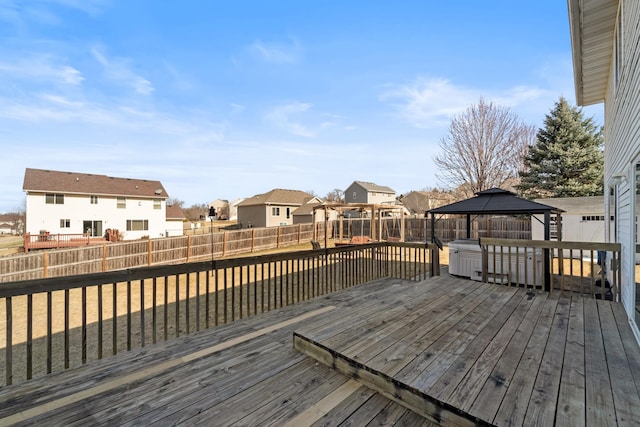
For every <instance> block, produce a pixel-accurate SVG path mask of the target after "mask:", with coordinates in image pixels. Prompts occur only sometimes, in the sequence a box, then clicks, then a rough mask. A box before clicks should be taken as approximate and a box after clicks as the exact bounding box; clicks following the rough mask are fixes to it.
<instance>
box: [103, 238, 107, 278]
mask: <svg viewBox="0 0 640 427" xmlns="http://www.w3.org/2000/svg"><path fill="white" fill-rule="evenodd" d="M102 271H103V272H105V271H107V244H106V243H103V244H102Z"/></svg>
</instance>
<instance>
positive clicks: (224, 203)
mask: <svg viewBox="0 0 640 427" xmlns="http://www.w3.org/2000/svg"><path fill="white" fill-rule="evenodd" d="M209 207H210V208H215V210H216V216H217V217H218V219H220V220H227V219H229V201H228V200H223V199H216V200H214V201H213V202H211V203H209Z"/></svg>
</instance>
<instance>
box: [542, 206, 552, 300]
mask: <svg viewBox="0 0 640 427" xmlns="http://www.w3.org/2000/svg"><path fill="white" fill-rule="evenodd" d="M550 239H551V213H550V212H549V211H545V213H544V240H547V241H548V240H550ZM543 251H544V257H543V259H542V268H543V269H544V290H545V291H547V292H551V260H550V259H549V248H545V249H543Z"/></svg>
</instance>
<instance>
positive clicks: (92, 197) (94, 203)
mask: <svg viewBox="0 0 640 427" xmlns="http://www.w3.org/2000/svg"><path fill="white" fill-rule="evenodd" d="M91 204H92V205H97V204H98V196H91Z"/></svg>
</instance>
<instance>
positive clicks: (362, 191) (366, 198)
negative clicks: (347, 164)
mask: <svg viewBox="0 0 640 427" xmlns="http://www.w3.org/2000/svg"><path fill="white" fill-rule="evenodd" d="M395 199H396V196H395V194H394V193H388V192H382V191H369V190H368V189H366V188H364V187H363V186H362V185H360V184H359V183H358V182H354V183H353V184H351V185H350V186H349V187H347V189H346V190H345V192H344V201H345V202H346V203H371V204H382V203H393V202H394V201H395Z"/></svg>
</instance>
